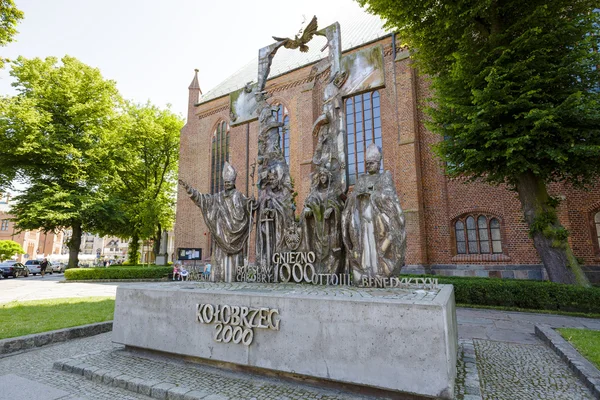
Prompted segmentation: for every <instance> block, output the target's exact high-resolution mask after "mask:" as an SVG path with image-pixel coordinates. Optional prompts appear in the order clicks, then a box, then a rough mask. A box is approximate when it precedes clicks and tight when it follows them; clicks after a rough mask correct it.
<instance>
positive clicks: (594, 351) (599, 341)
mask: <svg viewBox="0 0 600 400" xmlns="http://www.w3.org/2000/svg"><path fill="white" fill-rule="evenodd" d="M557 331H558V332H559V333H560V334H561V335H562V337H564V338H565V339H566V340H567V341H568V342H569V343H571V345H573V347H575V348H576V349H577V351H578V352H579V353H580V354H581V355H582V356H584V357H585V358H587V359H588V360H590V361H591V362H592V364H594V365H596V367H597V368H599V369H600V331H594V330H591V329H576V328H559V329H557Z"/></svg>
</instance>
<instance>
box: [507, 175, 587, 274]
mask: <svg viewBox="0 0 600 400" xmlns="http://www.w3.org/2000/svg"><path fill="white" fill-rule="evenodd" d="M516 188H517V192H518V194H519V199H520V200H521V205H522V207H523V213H524V215H525V222H527V225H528V226H529V231H530V236H531V238H532V239H533V245H534V246H535V249H536V250H537V252H538V255H539V256H540V258H541V259H542V263H543V264H544V267H545V268H546V272H547V273H548V276H549V277H550V280H551V281H552V282H558V283H567V284H572V285H573V284H578V285H583V286H589V282H588V280H587V278H586V276H585V274H584V273H583V271H582V270H581V267H580V266H579V263H578V262H577V259H576V258H575V256H574V255H573V252H572V251H571V248H570V246H569V242H568V240H567V233H566V230H565V229H564V227H563V226H562V225H561V224H560V222H559V220H558V217H557V215H556V205H555V201H554V200H553V199H552V198H551V197H550V196H549V195H548V190H547V188H546V183H545V182H544V181H543V180H542V179H540V178H538V177H537V176H535V175H534V174H533V173H532V172H527V173H524V174H522V175H521V176H519V178H518V181H517V185H516Z"/></svg>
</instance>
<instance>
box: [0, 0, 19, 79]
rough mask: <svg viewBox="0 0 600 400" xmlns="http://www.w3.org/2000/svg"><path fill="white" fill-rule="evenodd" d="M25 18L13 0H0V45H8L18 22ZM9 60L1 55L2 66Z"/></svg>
mask: <svg viewBox="0 0 600 400" xmlns="http://www.w3.org/2000/svg"><path fill="white" fill-rule="evenodd" d="M22 19H23V12H22V11H21V10H19V9H18V8H17V6H16V5H15V2H14V1H13V0H0V46H6V45H7V44H8V43H10V42H12V41H13V40H14V37H15V35H16V34H17V33H18V32H17V24H18V23H19V21H20V20H22ZM6 61H7V60H6V59H4V58H1V57H0V68H2V67H3V66H4V63H5V62H6Z"/></svg>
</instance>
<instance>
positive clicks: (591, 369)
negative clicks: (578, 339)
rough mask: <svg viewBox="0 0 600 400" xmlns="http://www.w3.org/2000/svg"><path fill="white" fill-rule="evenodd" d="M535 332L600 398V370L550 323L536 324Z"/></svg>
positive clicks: (593, 393) (594, 394)
mask: <svg viewBox="0 0 600 400" xmlns="http://www.w3.org/2000/svg"><path fill="white" fill-rule="evenodd" d="M535 334H536V336H537V337H539V338H540V339H541V340H542V341H543V342H544V343H546V344H547V345H548V346H550V348H551V349H552V350H554V352H555V353H556V354H558V356H559V357H560V358H561V359H562V360H563V361H564V362H566V363H567V365H568V366H569V368H570V369H571V371H573V372H574V373H575V375H576V376H577V377H578V378H579V379H580V380H581V381H582V382H583V383H584V384H585V386H587V387H588V389H590V390H591V391H592V395H593V396H594V397H596V398H598V399H600V370H598V368H596V367H595V366H594V365H593V364H592V363H591V362H589V361H588V360H586V359H585V358H584V357H583V356H582V355H581V354H579V352H578V351H577V350H575V348H574V347H573V346H571V344H570V343H569V342H567V341H566V340H565V339H564V338H563V337H562V336H561V335H560V333H558V332H556V331H555V330H554V329H553V328H552V327H551V326H549V325H536V326H535Z"/></svg>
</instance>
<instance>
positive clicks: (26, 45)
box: [0, 0, 361, 117]
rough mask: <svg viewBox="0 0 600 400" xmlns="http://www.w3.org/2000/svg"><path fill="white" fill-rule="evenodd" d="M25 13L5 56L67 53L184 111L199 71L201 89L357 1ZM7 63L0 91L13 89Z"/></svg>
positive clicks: (36, 7) (140, 1) (139, 98)
mask: <svg viewBox="0 0 600 400" xmlns="http://www.w3.org/2000/svg"><path fill="white" fill-rule="evenodd" d="M15 3H16V5H17V8H19V9H20V10H22V11H23V12H24V14H25V18H24V19H23V20H22V21H21V23H20V24H19V25H18V26H17V30H18V31H19V34H18V35H17V36H16V37H15V39H16V41H15V42H13V43H10V44H8V45H7V46H6V47H3V48H0V55H1V56H2V57H8V58H16V57H17V56H19V55H21V56H24V57H26V58H34V57H40V58H45V57H48V56H54V57H57V58H61V57H62V56H64V55H70V56H73V57H75V58H77V59H79V60H80V61H82V62H84V63H86V64H88V65H90V66H92V67H95V68H99V69H100V71H101V73H102V75H103V76H104V77H105V78H107V79H112V80H114V81H116V82H117V87H118V89H119V91H120V93H121V95H122V96H123V97H124V98H125V99H128V100H132V101H135V102H138V103H145V102H146V101H150V102H151V103H153V104H154V105H156V106H159V107H161V108H163V107H166V105H167V104H171V105H172V107H171V109H172V111H174V112H175V113H176V114H179V115H181V116H182V117H185V116H186V115H187V100H188V90H187V88H188V86H189V84H190V82H191V81H192V78H193V77H194V69H195V68H197V69H198V70H199V72H198V79H199V82H200V87H201V89H202V91H203V92H204V93H206V92H208V91H209V90H210V89H211V88H213V87H214V86H216V85H217V84H218V83H220V82H221V81H223V80H225V79H226V78H227V77H228V76H230V75H231V74H233V73H234V72H235V71H237V70H238V69H240V68H241V67H243V66H244V65H245V64H247V63H248V62H249V61H250V60H252V59H253V58H254V57H256V55H257V53H258V49H259V48H261V47H264V46H266V45H268V44H270V43H272V42H273V39H272V38H271V36H283V37H293V36H294V35H295V34H296V33H297V32H298V30H299V29H300V27H301V26H302V24H303V22H304V23H305V24H306V23H308V21H309V20H310V19H311V18H312V16H313V15H317V17H318V19H319V26H327V25H329V24H330V23H333V22H335V21H336V20H337V19H347V18H349V17H350V18H351V16H352V15H354V14H356V13H360V12H361V9H360V7H359V6H358V4H357V3H356V2H355V1H353V0H301V1H286V0H280V1H268V0H230V1H223V0H221V1H207V0H169V1H164V0H160V1H159V0H15ZM8 72H9V68H5V69H4V70H2V71H0V95H11V94H14V90H13V88H12V87H11V86H10V83H11V79H12V78H11V77H10V76H9V73H8Z"/></svg>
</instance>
